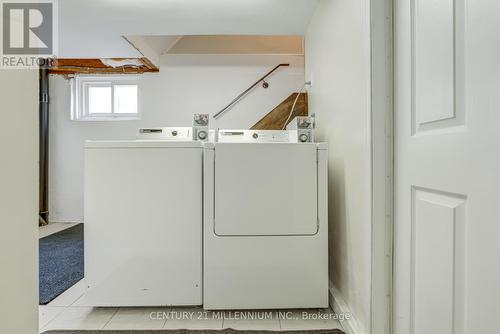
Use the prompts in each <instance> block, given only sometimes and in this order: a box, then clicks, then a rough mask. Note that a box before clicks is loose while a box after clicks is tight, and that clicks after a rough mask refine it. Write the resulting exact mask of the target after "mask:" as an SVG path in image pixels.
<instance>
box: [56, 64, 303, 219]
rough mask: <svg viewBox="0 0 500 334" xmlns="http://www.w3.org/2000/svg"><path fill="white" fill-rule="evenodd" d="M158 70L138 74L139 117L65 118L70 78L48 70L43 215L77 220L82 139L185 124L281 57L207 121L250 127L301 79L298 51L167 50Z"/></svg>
mask: <svg viewBox="0 0 500 334" xmlns="http://www.w3.org/2000/svg"><path fill="white" fill-rule="evenodd" d="M161 62H162V63H161V69H160V73H158V74H146V75H144V77H143V91H142V101H143V105H142V116H143V117H142V120H140V121H118V122H77V121H71V120H70V89H69V81H68V80H66V79H64V78H63V77H60V76H57V77H51V78H50V98H51V105H50V127H49V128H50V153H49V154H50V166H49V172H50V181H49V182H50V183H49V204H50V217H49V219H50V221H76V222H82V221H83V145H84V141H85V140H86V139H113V138H118V139H127V138H135V135H136V132H137V129H138V128H140V127H148V126H190V125H191V122H192V115H193V114H194V113H210V114H212V115H213V114H214V113H216V112H217V111H219V110H220V109H222V108H223V107H224V106H225V105H226V104H228V103H229V102H230V101H231V100H232V99H233V98H234V97H236V96H237V95H238V94H239V93H241V92H242V91H243V90H245V89H246V88H248V87H249V86H250V85H251V84H252V83H254V82H255V81H256V80H258V79H259V78H260V77H261V76H262V75H263V74H265V73H266V72H267V71H269V70H270V69H271V68H273V67H274V66H275V65H277V64H279V63H282V62H286V63H290V64H291V65H292V66H291V67H290V68H286V67H285V68H280V69H279V70H278V71H277V72H275V74H273V75H272V76H271V77H269V79H268V82H269V84H270V86H269V88H268V89H264V88H262V87H261V86H259V87H257V88H256V89H255V90H254V91H252V92H251V93H250V94H249V95H247V97H246V98H245V99H243V100H242V101H241V102H240V103H238V104H237V105H235V106H234V108H233V109H231V110H229V111H228V112H227V113H226V114H225V115H224V116H222V118H220V119H219V121H217V122H215V121H214V120H213V119H211V122H212V123H211V127H212V128H216V127H220V128H249V127H250V126H252V125H253V124H255V123H256V122H257V121H258V120H259V119H260V118H262V116H264V115H265V114H267V113H268V112H269V111H271V110H272V109H273V108H274V107H275V106H276V105H278V104H279V103H281V102H282V101H283V100H284V99H286V98H287V97H288V96H289V95H290V94H291V93H293V92H296V91H298V90H299V89H300V87H301V86H302V83H303V82H304V63H303V62H304V60H303V57H301V56H241V55H240V56H220V55H216V56H210V55H197V56H188V55H168V56H163V57H162V59H161Z"/></svg>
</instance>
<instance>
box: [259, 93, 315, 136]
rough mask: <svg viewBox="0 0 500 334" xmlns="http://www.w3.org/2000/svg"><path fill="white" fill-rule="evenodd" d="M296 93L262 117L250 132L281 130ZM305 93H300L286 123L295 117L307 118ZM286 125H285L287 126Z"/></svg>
mask: <svg viewBox="0 0 500 334" xmlns="http://www.w3.org/2000/svg"><path fill="white" fill-rule="evenodd" d="M297 94H298V93H293V94H292V95H290V96H289V97H287V98H286V99H285V100H284V101H283V102H281V103H280V104H279V105H278V106H277V107H275V108H274V109H273V110H271V112H269V113H268V114H267V115H266V116H264V117H263V118H262V119H261V120H260V121H258V122H257V123H255V124H254V125H253V126H252V127H251V128H250V129H251V130H281V129H283V127H284V125H285V122H286V120H287V119H288V115H289V114H290V111H291V110H292V105H293V102H294V101H295V98H296V97H297ZM307 115H308V109H307V93H300V96H299V98H298V100H297V104H296V105H295V109H294V111H293V115H292V116H291V117H290V119H289V120H288V123H290V121H292V120H293V119H294V118H295V117H296V116H307ZM288 123H287V124H288Z"/></svg>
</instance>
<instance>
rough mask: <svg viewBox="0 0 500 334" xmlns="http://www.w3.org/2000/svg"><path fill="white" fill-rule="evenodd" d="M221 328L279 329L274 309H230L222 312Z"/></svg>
mask: <svg viewBox="0 0 500 334" xmlns="http://www.w3.org/2000/svg"><path fill="white" fill-rule="evenodd" d="M223 328H233V329H238V330H275V331H278V330H280V322H279V320H278V317H277V313H276V312H275V311H265V310H262V311H231V312H225V313H224V322H223Z"/></svg>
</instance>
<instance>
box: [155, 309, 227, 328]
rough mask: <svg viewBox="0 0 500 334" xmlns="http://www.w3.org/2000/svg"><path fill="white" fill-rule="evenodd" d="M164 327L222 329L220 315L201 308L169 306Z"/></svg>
mask: <svg viewBox="0 0 500 334" xmlns="http://www.w3.org/2000/svg"><path fill="white" fill-rule="evenodd" d="M166 312H167V313H166V314H165V316H166V319H167V321H166V322H165V326H163V328H164V329H209V330H210V329H214V330H217V329H222V322H223V321H222V317H221V316H218V314H217V313H216V312H210V311H205V310H203V309H202V308H171V309H168V310H167V311H166Z"/></svg>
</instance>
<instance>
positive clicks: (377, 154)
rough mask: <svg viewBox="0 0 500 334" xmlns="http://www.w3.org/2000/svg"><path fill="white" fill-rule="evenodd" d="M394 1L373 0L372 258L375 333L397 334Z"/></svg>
mask: <svg viewBox="0 0 500 334" xmlns="http://www.w3.org/2000/svg"><path fill="white" fill-rule="evenodd" d="M393 2H394V1H393V0H371V1H370V25H371V28H370V35H371V36H370V41H371V45H370V52H371V57H370V58H371V73H370V76H371V77H370V83H371V161H372V175H371V180H372V184H371V189H372V244H371V250H372V260H371V276H372V277H371V305H370V310H371V315H370V318H371V321H370V322H371V323H370V325H369V326H370V329H371V330H370V333H372V334H387V333H392V314H393V310H392V295H393V287H392V281H393V240H394V236H393V234H394V195H393V194H394V150H393V147H394V135H393V134H394V122H393V120H394V109H393V105H394V94H393V82H394V71H393V43H394V40H393Z"/></svg>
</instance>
